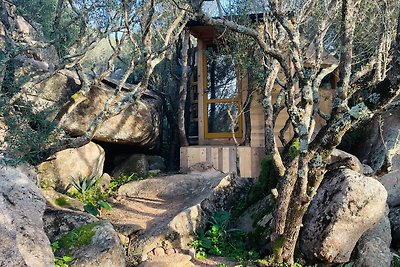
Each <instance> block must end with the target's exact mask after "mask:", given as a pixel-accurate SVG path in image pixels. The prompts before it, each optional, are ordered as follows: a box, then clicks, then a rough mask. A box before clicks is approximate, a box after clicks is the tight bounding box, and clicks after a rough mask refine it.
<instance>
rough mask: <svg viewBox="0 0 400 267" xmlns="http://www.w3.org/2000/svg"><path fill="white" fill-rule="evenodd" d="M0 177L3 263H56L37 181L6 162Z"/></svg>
mask: <svg viewBox="0 0 400 267" xmlns="http://www.w3.org/2000/svg"><path fill="white" fill-rule="evenodd" d="M0 180H1V183H0V192H1V194H0V206H1V208H0V240H1V242H0V266H10V267H13V266H15V267H17V266H32V267H41V266H42V267H47V266H53V265H54V257H53V253H52V251H51V248H50V242H49V239H48V238H47V236H46V234H45V232H44V230H43V221H42V216H43V213H44V210H45V207H46V203H45V200H44V198H43V196H42V194H41V192H40V190H39V188H38V187H37V186H36V184H35V181H33V180H32V179H30V178H29V177H28V176H27V175H25V174H23V173H22V172H20V171H19V170H17V169H15V168H11V167H4V166H1V168H0Z"/></svg>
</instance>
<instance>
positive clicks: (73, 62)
mask: <svg viewBox="0 0 400 267" xmlns="http://www.w3.org/2000/svg"><path fill="white" fill-rule="evenodd" d="M20 2H21V1H17V0H16V1H15V4H16V5H14V4H13V2H12V1H11V2H10V1H7V2H5V0H1V1H0V4H1V7H2V11H4V12H3V13H4V15H5V18H7V13H6V12H7V10H6V5H8V6H12V5H14V7H15V8H16V9H17V10H18V8H19V6H18V4H20V7H21V8H23V9H22V10H23V13H25V14H29V12H28V11H30V12H31V14H33V13H34V11H35V10H32V8H33V7H32V6H31V5H29V4H28V3H25V2H23V1H22V2H23V3H20ZM37 2H38V1H35V3H37ZM45 2H46V5H45V6H46V8H47V9H48V10H49V14H50V15H49V14H46V16H45V22H46V23H45V25H44V28H45V29H50V31H51V32H50V34H47V35H46V37H47V42H32V43H27V44H25V43H24V44H22V43H21V42H18V40H15V38H14V36H15V34H14V33H13V30H14V29H13V27H7V25H6V23H4V25H5V26H6V27H4V29H5V36H6V38H7V40H9V41H7V42H5V45H6V46H7V47H6V49H4V53H5V54H4V59H5V60H4V62H3V63H4V66H9V65H11V64H12V63H13V59H14V58H15V57H17V56H18V55H19V54H20V53H23V52H24V51H29V50H30V49H34V48H46V47H48V46H50V45H53V44H59V41H60V39H63V38H66V39H65V40H66V41H68V42H67V43H64V44H65V45H63V47H62V49H60V50H59V51H58V52H59V55H60V56H61V58H60V61H59V62H58V63H57V64H56V65H55V67H54V69H53V70H51V71H48V72H45V73H43V74H42V75H39V76H35V77H27V78H30V81H29V86H24V87H23V89H21V90H19V89H18V90H16V92H12V94H11V95H10V94H9V93H10V92H9V88H10V87H9V86H6V85H5V84H2V97H3V96H5V95H7V96H8V98H7V101H5V103H7V105H8V106H9V107H10V109H13V108H14V107H15V106H16V105H18V103H19V100H20V99H22V98H23V97H24V95H26V94H27V93H29V92H28V91H29V90H30V89H31V88H32V87H35V86H37V85H38V84H40V83H42V82H44V81H46V80H47V79H49V78H51V77H52V76H53V75H54V74H56V73H57V72H59V71H60V70H63V69H70V70H73V71H75V72H76V73H77V74H78V76H79V80H80V84H81V85H80V90H79V91H78V92H76V93H75V94H74V95H73V96H71V98H70V99H69V100H68V101H67V102H66V103H64V104H63V105H62V107H61V108H60V109H59V110H58V111H57V115H56V116H55V117H54V119H52V121H51V123H52V125H53V129H54V131H53V133H57V129H60V128H61V126H62V121H63V119H64V118H65V116H66V115H67V114H69V113H70V112H71V111H72V110H74V108H75V107H76V106H77V105H79V104H80V103H81V102H82V101H84V100H85V99H86V97H87V95H88V93H89V91H90V89H91V88H92V86H94V85H99V84H100V83H101V81H102V80H103V79H105V78H107V77H108V76H109V75H110V74H111V73H112V72H113V71H114V69H115V65H116V62H118V61H119V60H121V53H122V52H124V53H125V55H127V54H128V55H129V57H126V56H125V59H124V61H125V64H126V66H125V70H126V71H125V73H124V75H123V76H122V80H121V81H120V83H119V84H118V86H117V88H116V90H115V91H114V93H113V95H112V96H111V97H110V98H109V99H108V100H107V101H106V104H105V105H104V107H103V111H102V112H101V113H100V114H99V115H98V116H96V117H95V118H94V119H93V121H92V122H91V123H90V125H89V126H88V129H87V130H86V132H85V134H84V135H82V136H78V137H70V136H68V135H66V134H64V135H59V134H56V136H53V137H54V138H52V140H47V141H46V142H43V144H42V145H41V149H40V151H37V153H36V158H35V159H34V160H33V161H32V163H34V164H37V163H39V162H40V161H43V160H45V159H46V158H47V157H48V156H50V155H52V154H53V153H55V152H57V151H60V150H63V149H65V148H73V147H80V146H82V145H84V144H86V143H88V142H89V141H90V140H91V139H92V138H93V136H94V134H95V132H96V130H97V128H98V127H99V125H100V124H101V123H102V122H103V121H105V120H106V119H107V118H110V117H112V116H115V115H117V114H119V113H120V112H122V111H123V110H124V109H126V108H127V107H129V106H132V105H133V106H134V105H135V104H136V102H137V100H138V99H140V98H141V96H142V95H143V94H144V92H145V91H146V90H147V89H148V88H149V83H150V82H151V78H152V75H153V73H154V70H155V68H156V66H158V65H159V64H160V63H161V62H162V61H163V60H164V59H165V58H166V57H167V56H168V55H169V54H170V53H171V51H173V49H174V48H175V44H176V42H177V41H178V39H179V36H180V34H181V33H182V32H183V30H184V28H185V25H186V22H187V21H188V20H189V18H190V17H191V16H192V15H193V14H192V13H189V12H187V10H186V9H179V8H177V7H176V5H175V4H174V3H172V2H171V1H166V0H148V1H129V0H123V1H119V0H115V1H109V0H107V1H106V0H104V1H103V0H101V1H97V0H96V1H92V0H57V1H55V0H48V1H45ZM177 3H180V4H182V6H183V7H187V8H189V5H188V4H186V3H184V1H177ZM35 8H37V7H35ZM38 12H41V10H39V11H38ZM36 13H37V12H36ZM38 17H39V18H40V19H38ZM30 18H31V19H32V20H35V19H36V20H37V22H39V23H40V22H43V19H44V18H43V17H42V16H41V14H36V16H34V15H32V16H30ZM49 20H51V21H49ZM63 34H69V36H68V38H67V37H65V36H63ZM110 36H113V38H112V42H110V43H111V46H112V53H111V55H109V57H108V59H107V60H106V66H105V67H104V68H103V69H102V71H101V72H100V73H93V72H91V71H90V70H89V69H88V68H87V64H86V63H87V58H88V54H89V53H90V52H91V51H92V50H93V49H95V48H96V47H98V46H99V45H100V44H102V43H104V42H102V40H104V39H107V38H109V39H110ZM127 50H129V53H126V52H127ZM132 73H135V76H137V77H138V80H137V81H136V83H135V84H134V86H133V88H132V90H131V91H130V93H129V94H128V95H127V96H126V97H124V98H122V99H121V100H118V101H117V100H116V99H119V98H118V96H119V94H120V93H121V90H122V88H124V85H125V83H126V82H127V80H128V78H129V77H130V76H131V75H132ZM11 76H12V75H11ZM11 78H12V77H11ZM11 80H12V79H11ZM11 83H12V81H11ZM3 93H4V94H3ZM4 99H5V98H4ZM25 150H26V153H30V152H29V150H30V149H29V148H26V149H25Z"/></svg>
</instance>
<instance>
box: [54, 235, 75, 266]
mask: <svg viewBox="0 0 400 267" xmlns="http://www.w3.org/2000/svg"><path fill="white" fill-rule="evenodd" d="M51 250H52V251H53V253H54V254H55V253H56V252H57V251H58V250H60V244H59V242H58V241H55V242H53V243H51ZM73 260H74V257H72V256H70V255H64V256H55V257H54V267H68V263H70V262H72V261H73Z"/></svg>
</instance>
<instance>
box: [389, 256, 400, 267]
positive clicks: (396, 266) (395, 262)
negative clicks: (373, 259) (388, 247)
mask: <svg viewBox="0 0 400 267" xmlns="http://www.w3.org/2000/svg"><path fill="white" fill-rule="evenodd" d="M390 266H391V267H400V257H399V256H398V255H394V256H393V259H392V262H391V264H390Z"/></svg>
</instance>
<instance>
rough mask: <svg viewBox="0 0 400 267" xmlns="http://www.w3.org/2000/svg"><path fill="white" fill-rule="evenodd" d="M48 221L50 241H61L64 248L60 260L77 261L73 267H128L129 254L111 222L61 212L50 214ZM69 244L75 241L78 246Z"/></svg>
mask: <svg viewBox="0 0 400 267" xmlns="http://www.w3.org/2000/svg"><path fill="white" fill-rule="evenodd" d="M44 221H45V229H46V232H47V234H48V235H49V238H50V240H51V241H52V242H55V241H58V244H59V246H60V248H59V250H57V251H56V252H55V254H56V256H63V255H70V256H72V257H73V259H74V260H73V261H72V262H71V263H70V264H69V266H71V267H123V266H125V251H124V249H123V247H122V245H121V242H120V240H119V238H118V235H117V233H116V232H115V230H114V228H113V226H112V225H111V224H110V223H109V222H107V221H100V220H98V219H97V218H96V217H94V216H91V215H90V214H87V213H86V214H85V213H81V212H73V211H68V210H57V209H52V210H47V211H46V213H45V216H44ZM74 236H75V237H74ZM79 236H82V237H83V238H79ZM71 237H72V238H71ZM88 239H89V240H88ZM68 240H75V243H72V244H71V242H70V241H69V242H68ZM65 241H67V242H65ZM64 246H66V247H64Z"/></svg>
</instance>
